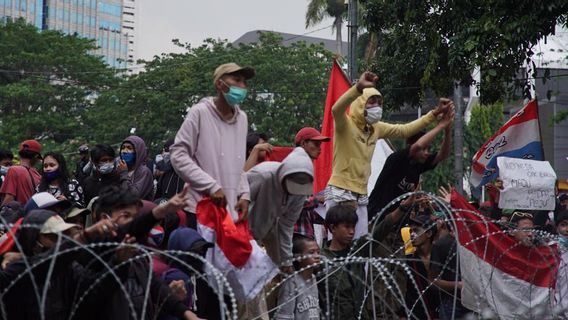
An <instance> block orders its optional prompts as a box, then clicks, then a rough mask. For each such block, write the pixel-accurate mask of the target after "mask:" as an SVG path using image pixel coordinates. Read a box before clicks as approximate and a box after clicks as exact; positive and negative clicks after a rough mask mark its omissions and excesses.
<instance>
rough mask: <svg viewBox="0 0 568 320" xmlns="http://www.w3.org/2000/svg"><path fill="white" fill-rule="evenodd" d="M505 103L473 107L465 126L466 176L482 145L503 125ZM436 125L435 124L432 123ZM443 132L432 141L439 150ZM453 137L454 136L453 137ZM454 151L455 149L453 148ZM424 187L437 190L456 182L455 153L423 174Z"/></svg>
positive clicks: (431, 190) (433, 145)
mask: <svg viewBox="0 0 568 320" xmlns="http://www.w3.org/2000/svg"><path fill="white" fill-rule="evenodd" d="M503 123H504V117H503V104H502V103H495V104H491V105H476V106H473V108H472V109H471V118H470V121H469V123H468V124H467V125H466V126H465V134H464V159H463V160H464V176H465V177H469V175H470V172H471V161H472V159H473V156H474V155H475V153H476V152H477V150H479V148H481V146H482V145H483V144H484V143H485V142H486V141H487V140H488V139H489V138H491V136H492V135H493V134H495V132H496V131H497V130H498V129H499V128H500V127H501V126H502V125H503ZM432 126H434V124H433V125H432ZM442 136H443V135H442V134H438V136H437V137H436V139H435V140H434V142H433V143H432V150H436V151H437V150H439V149H440V144H441V142H442ZM452 138H453V137H452ZM452 151H453V150H452ZM422 181H423V184H422V187H423V189H424V190H426V191H430V192H434V193H435V192H436V191H437V190H438V188H439V187H440V186H445V185H447V184H448V183H451V184H453V183H454V155H453V152H452V154H451V155H450V157H449V158H448V159H446V160H444V161H443V162H442V163H440V164H438V166H437V167H436V169H434V170H432V171H429V172H427V173H426V174H424V175H423V179H422Z"/></svg>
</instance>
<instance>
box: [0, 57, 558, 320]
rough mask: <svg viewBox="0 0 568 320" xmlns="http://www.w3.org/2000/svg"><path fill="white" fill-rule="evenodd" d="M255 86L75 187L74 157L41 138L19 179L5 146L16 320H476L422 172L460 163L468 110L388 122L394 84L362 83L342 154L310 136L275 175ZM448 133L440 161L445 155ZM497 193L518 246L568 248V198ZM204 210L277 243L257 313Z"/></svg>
mask: <svg viewBox="0 0 568 320" xmlns="http://www.w3.org/2000/svg"><path fill="white" fill-rule="evenodd" d="M254 76H255V70H254V69H253V68H252V67H241V66H239V65H237V64H235V63H227V64H223V65H220V66H219V67H218V68H217V69H216V70H215V71H214V73H213V79H212V80H213V83H212V84H213V86H214V88H215V90H216V92H217V95H216V96H213V97H206V98H203V99H202V100H201V101H200V102H199V103H197V104H195V105H194V106H192V107H191V108H190V109H189V111H188V113H187V116H186V117H185V120H184V122H183V124H182V125H181V127H180V129H179V131H178V132H177V134H176V136H175V138H172V139H170V140H168V141H167V142H165V144H164V147H163V150H162V152H161V153H160V154H159V155H158V156H157V157H156V158H155V161H149V159H150V157H149V154H148V149H147V147H146V144H145V142H144V140H143V139H142V138H141V137H138V136H135V135H132V136H129V137H126V138H125V139H124V140H123V141H122V142H121V143H120V145H119V147H118V149H115V148H114V147H113V146H111V145H109V144H103V143H101V144H96V145H92V146H88V145H82V146H81V147H80V148H79V160H78V161H77V163H76V166H74V167H75V168H74V172H73V173H71V172H70V171H71V170H70V166H68V164H67V160H66V159H65V157H64V156H63V155H62V154H60V153H55V152H44V149H43V146H42V145H41V143H40V142H38V141H36V140H33V139H30V140H26V141H23V142H22V143H21V144H20V145H19V146H18V157H17V158H18V160H19V163H18V164H17V165H15V164H13V162H14V158H15V157H14V155H13V154H12V153H11V152H10V151H8V150H4V149H2V150H0V175H1V185H0V200H1V210H0V224H1V232H2V237H1V238H0V255H1V259H2V260H1V270H0V297H1V303H0V318H5V319H71V318H73V319H222V318H224V317H226V316H227V315H228V314H235V315H237V316H238V317H239V318H241V319H269V318H272V319H310V320H313V319H459V318H461V317H464V316H466V315H467V314H472V312H473V311H472V310H468V309H467V308H466V307H465V306H463V305H462V304H461V303H460V291H461V289H462V287H463V285H464V284H463V282H462V280H461V277H460V268H459V255H458V250H457V246H458V242H457V240H456V230H455V227H454V226H455V224H454V223H453V222H452V215H451V214H450V212H449V211H448V210H447V208H448V206H449V205H450V201H451V199H450V190H448V189H445V188H441V190H440V196H441V197H442V198H444V199H445V201H446V202H447V203H445V204H444V202H441V201H438V200H436V199H433V198H432V197H431V196H429V195H427V194H425V193H423V192H420V176H421V174H423V173H424V172H426V171H428V170H432V169H434V168H435V167H436V165H437V164H439V163H440V162H442V161H444V160H445V159H446V158H448V156H449V154H450V146H451V132H452V123H453V119H454V115H455V112H454V105H453V102H452V101H451V100H449V99H446V98H440V99H439V102H438V105H437V106H436V107H434V108H433V110H432V111H430V112H429V113H427V114H426V115H424V116H422V117H420V118H419V119H417V120H415V121H412V122H410V123H406V124H390V123H387V122H384V121H381V120H382V112H383V109H382V108H383V96H382V94H381V93H380V92H379V91H378V90H377V89H376V88H375V86H376V84H377V81H378V77H377V76H376V75H375V74H373V73H371V72H364V73H363V74H362V75H361V76H360V78H359V79H358V81H357V82H356V83H355V85H353V86H352V87H351V88H350V89H349V90H348V91H347V92H346V93H345V94H343V96H342V97H341V98H340V99H339V100H338V101H337V102H336V103H335V105H334V106H333V108H332V114H333V121H334V133H333V142H331V140H332V137H328V136H324V135H322V134H321V133H320V132H319V131H318V130H317V129H315V128H310V127H306V128H302V129H301V130H299V131H298V132H297V133H296V134H295V135H294V139H293V140H294V144H295V147H294V148H293V149H292V150H290V152H289V154H288V155H287V156H285V158H284V159H283V160H282V161H268V160H267V159H268V158H269V156H270V155H271V153H272V152H273V148H274V147H273V146H272V145H270V143H269V141H270V139H269V138H268V137H267V136H266V135H265V134H263V133H257V132H252V133H251V132H249V124H248V122H247V115H246V112H245V111H244V110H243V109H241V104H242V103H243V102H244V100H245V98H246V94H247V90H246V89H247V81H248V80H250V79H251V78H253V77H254ZM243 107H245V108H246V105H244V106H243ZM427 128H430V129H429V130H427ZM439 134H441V135H442V143H441V146H440V149H439V150H438V151H433V150H431V145H432V143H433V141H434V139H435V137H436V136H437V135H439ZM386 138H391V139H405V140H406V147H405V148H404V149H402V150H399V151H396V152H394V153H393V154H391V155H390V156H389V157H388V158H387V159H386V162H385V165H384V168H383V169H382V171H381V173H380V175H379V177H378V180H377V182H376V183H375V185H374V188H373V189H372V192H371V193H370V194H368V192H367V184H368V180H369V177H370V175H371V159H372V155H373V152H374V150H375V146H376V144H377V141H378V139H386ZM325 143H332V144H333V162H332V164H331V168H332V174H331V178H330V180H329V183H328V185H327V187H326V189H325V190H324V191H322V192H319V193H315V194H314V187H313V185H314V179H315V175H314V164H313V162H314V161H315V160H317V159H318V157H319V156H320V153H321V146H322V144H325ZM488 190H489V193H490V195H491V200H490V201H488V202H486V203H482V204H481V206H480V207H479V210H480V212H482V214H484V215H485V216H486V217H487V218H488V219H491V220H492V221H496V223H499V225H500V226H502V228H503V232H504V233H505V234H506V235H508V236H510V237H512V238H514V239H516V241H518V243H519V244H520V245H523V246H527V247H531V246H539V245H548V243H543V241H542V240H539V239H540V238H539V237H537V236H536V234H535V232H533V230H535V229H542V230H544V231H547V232H549V233H550V234H554V233H557V234H558V235H559V237H558V239H559V240H558V242H559V243H560V245H562V246H565V245H567V244H568V240H566V239H568V211H566V209H567V207H568V195H566V194H563V195H560V196H559V197H558V204H557V206H556V208H557V209H556V210H555V211H554V212H552V213H549V212H525V211H521V210H515V208H512V210H502V209H499V208H498V206H497V203H498V202H499V201H498V197H499V184H498V183H497V184H491V185H489V186H488ZM204 201H210V202H211V203H213V204H214V206H216V207H217V208H219V210H221V214H224V215H225V218H226V217H229V218H228V219H224V220H223V219H221V220H219V221H222V222H219V224H222V227H221V228H217V229H216V230H224V231H221V232H227V233H228V236H229V237H227V238H224V239H230V237H231V236H232V237H233V238H234V235H235V234H236V233H235V232H237V231H235V230H242V228H241V227H243V226H244V230H245V234H248V235H249V236H250V239H249V238H246V237H245V238H244V239H240V240H242V241H237V242H235V243H239V244H240V245H241V246H245V247H246V246H247V245H250V241H252V242H254V245H255V246H256V245H258V246H260V247H262V250H263V251H262V253H261V254H262V255H266V256H268V257H269V261H271V263H272V265H273V267H274V269H275V270H276V269H277V270H278V272H274V274H275V276H271V277H269V278H270V279H268V281H266V283H262V286H263V288H262V290H260V292H259V293H258V294H257V295H256V297H254V298H253V299H242V298H240V297H238V299H237V300H236V301H233V300H232V299H233V298H234V297H233V296H231V295H230V293H229V292H227V291H223V292H222V293H220V291H219V288H220V285H219V283H218V282H219V281H218V279H215V278H214V277H212V276H211V273H208V272H207V269H208V268H215V267H216V263H218V262H219V261H220V260H222V259H221V258H219V252H220V251H219V250H220V249H219V246H221V244H219V243H216V242H215V241H207V240H205V236H204V234H203V232H204V231H203V230H204V229H203V228H201V227H200V225H201V224H202V223H201V221H202V219H200V215H201V214H203V212H199V211H200V209H199V208H202V206H201V204H203V203H204ZM205 214H206V215H207V214H209V213H208V212H205ZM211 214H213V213H211ZM213 220H214V219H213ZM217 232H219V231H217ZM230 233H232V235H231V234H230ZM218 237H219V238H221V236H220V235H219V236H218ZM237 240H239V239H237ZM249 240H250V241H249ZM226 241H229V240H226ZM233 245H235V244H233ZM223 246H224V248H226V246H227V243H225V244H223ZM245 249H246V248H245ZM249 249H250V248H249ZM245 251H246V250H245ZM249 251H250V250H249ZM225 260H227V259H225ZM229 260H230V259H229ZM388 261H391V262H388ZM378 262H380V263H379V266H377V263H378ZM253 267H254V266H253ZM250 272H251V273H254V268H253V269H252V270H251V271H250ZM276 273H278V274H277V275H276ZM244 277H246V274H245V276H244ZM228 278H229V277H228ZM231 281H234V280H231V279H229V285H231V284H232V283H231ZM221 286H222V285H221ZM497 299H498V297H497ZM567 305H568V301H567Z"/></svg>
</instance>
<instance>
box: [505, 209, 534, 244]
mask: <svg viewBox="0 0 568 320" xmlns="http://www.w3.org/2000/svg"><path fill="white" fill-rule="evenodd" d="M509 225H510V226H511V228H512V230H511V232H510V234H511V235H512V236H513V237H514V238H515V239H516V240H517V241H518V242H519V244H521V245H523V246H526V247H532V246H534V245H535V237H534V232H533V229H534V217H533V215H532V214H530V213H527V212H522V211H518V210H516V211H515V212H513V214H512V215H511V218H510V219H509Z"/></svg>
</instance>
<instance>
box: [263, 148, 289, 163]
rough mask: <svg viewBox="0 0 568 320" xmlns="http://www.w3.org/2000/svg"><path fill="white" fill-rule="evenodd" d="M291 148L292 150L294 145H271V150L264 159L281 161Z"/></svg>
mask: <svg viewBox="0 0 568 320" xmlns="http://www.w3.org/2000/svg"><path fill="white" fill-rule="evenodd" d="M292 150H294V147H272V152H270V153H269V154H267V155H266V159H265V160H266V161H277V162H282V160H284V158H286V157H287V156H288V155H289V154H290V152H292Z"/></svg>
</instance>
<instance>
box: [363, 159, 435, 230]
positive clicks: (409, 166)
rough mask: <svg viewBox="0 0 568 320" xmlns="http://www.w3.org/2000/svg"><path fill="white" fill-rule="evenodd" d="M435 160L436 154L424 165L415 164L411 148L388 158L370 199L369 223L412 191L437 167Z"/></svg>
mask: <svg viewBox="0 0 568 320" xmlns="http://www.w3.org/2000/svg"><path fill="white" fill-rule="evenodd" d="M435 158H436V154H435V153H434V154H432V155H430V157H428V159H426V161H425V162H424V163H418V162H415V161H413V160H412V159H411V158H410V148H406V149H403V150H399V151H396V152H394V153H392V154H391V155H390V156H388V158H387V160H386V161H385V165H384V167H383V170H382V171H381V174H380V175H379V178H378V179H377V182H376V183H375V187H374V188H373V191H372V192H371V196H370V197H369V206H368V212H369V221H371V219H372V218H373V217H374V216H375V215H376V214H377V213H378V212H380V211H381V210H382V209H383V208H384V207H385V206H386V205H387V204H388V203H389V202H391V201H392V200H393V199H395V198H396V197H398V196H400V195H403V194H405V193H407V192H410V191H412V190H413V189H414V187H415V186H416V185H417V184H418V182H420V175H421V174H422V173H424V172H426V171H428V170H432V169H434V168H435V167H436V164H435V163H434V159H435Z"/></svg>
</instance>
